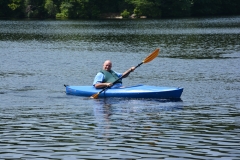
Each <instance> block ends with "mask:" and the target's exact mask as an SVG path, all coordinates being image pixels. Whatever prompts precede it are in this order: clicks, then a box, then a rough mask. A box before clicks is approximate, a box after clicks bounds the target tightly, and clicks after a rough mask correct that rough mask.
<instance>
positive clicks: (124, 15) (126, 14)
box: [121, 9, 130, 18]
mask: <svg viewBox="0 0 240 160" xmlns="http://www.w3.org/2000/svg"><path fill="white" fill-rule="evenodd" d="M121 16H122V17H123V18H128V17H129V16H130V12H128V11H127V10H126V9H125V10H124V11H123V12H122V13H121Z"/></svg>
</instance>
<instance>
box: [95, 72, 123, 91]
mask: <svg viewBox="0 0 240 160" xmlns="http://www.w3.org/2000/svg"><path fill="white" fill-rule="evenodd" d="M115 73H116V74H117V75H118V77H119V78H120V77H121V76H122V73H117V72H115ZM104 78H105V76H104V74H103V73H102V72H98V73H97V75H96V76H95V78H94V81H93V86H95V84H97V83H103V81H104ZM121 86H122V83H116V84H114V85H113V86H112V87H111V88H119V87H121Z"/></svg>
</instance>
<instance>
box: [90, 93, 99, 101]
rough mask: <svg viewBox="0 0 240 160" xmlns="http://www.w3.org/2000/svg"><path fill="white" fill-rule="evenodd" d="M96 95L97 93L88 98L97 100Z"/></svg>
mask: <svg viewBox="0 0 240 160" xmlns="http://www.w3.org/2000/svg"><path fill="white" fill-rule="evenodd" d="M98 95H99V92H98V93H96V94H94V95H92V96H91V97H90V98H92V99H97V98H98Z"/></svg>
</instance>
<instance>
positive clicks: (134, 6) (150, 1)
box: [0, 0, 240, 19]
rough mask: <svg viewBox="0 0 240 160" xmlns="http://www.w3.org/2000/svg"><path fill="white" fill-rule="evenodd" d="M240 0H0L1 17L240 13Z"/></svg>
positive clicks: (96, 16) (161, 15)
mask: <svg viewBox="0 0 240 160" xmlns="http://www.w3.org/2000/svg"><path fill="white" fill-rule="evenodd" d="M239 8H240V0H0V17H1V18H26V17H28V18H42V19H45V18H71V19H98V18H102V17H106V15H108V14H114V13H118V14H120V15H121V16H122V17H123V18H128V17H129V16H131V15H134V16H135V17H141V16H147V17H148V18H180V17H198V16H219V15H224V16H225V15H240V9H239Z"/></svg>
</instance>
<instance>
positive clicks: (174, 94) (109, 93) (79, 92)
mask: <svg viewBox="0 0 240 160" xmlns="http://www.w3.org/2000/svg"><path fill="white" fill-rule="evenodd" d="M65 87H66V94H68V95H76V96H85V97H91V96H92V95H94V94H96V93H98V92H100V91H101V90H102V89H96V88H95V87H93V86H68V85H65ZM182 92H183V88H180V87H157V86H148V85H136V86H130V87H121V88H109V89H106V90H105V91H104V92H102V93H100V94H99V95H98V97H99V98H106V97H126V98H159V99H180V97H181V95H182Z"/></svg>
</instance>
